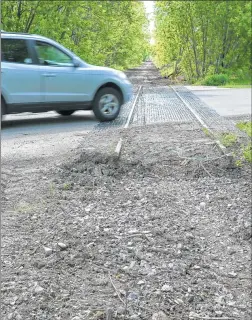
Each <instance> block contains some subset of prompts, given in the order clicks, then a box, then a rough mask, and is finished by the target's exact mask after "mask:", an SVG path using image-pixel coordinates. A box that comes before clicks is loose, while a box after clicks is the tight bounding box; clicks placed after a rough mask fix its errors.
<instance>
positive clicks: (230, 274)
mask: <svg viewBox="0 0 252 320" xmlns="http://www.w3.org/2000/svg"><path fill="white" fill-rule="evenodd" d="M228 276H229V277H230V278H236V277H237V273H235V272H233V271H232V272H229V273H228Z"/></svg>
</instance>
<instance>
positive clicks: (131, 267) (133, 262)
mask: <svg viewBox="0 0 252 320" xmlns="http://www.w3.org/2000/svg"><path fill="white" fill-rule="evenodd" d="M135 265H136V261H131V263H130V265H129V269H133V268H134V266H135Z"/></svg>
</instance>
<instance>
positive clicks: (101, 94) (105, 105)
mask: <svg viewBox="0 0 252 320" xmlns="http://www.w3.org/2000/svg"><path fill="white" fill-rule="evenodd" d="M121 105H122V95H121V93H120V92H119V91H118V90H116V89H114V88H103V89H100V90H99V91H98V92H97V94H96V96H95V99H94V102H93V111H94V114H95V116H96V118H97V119H98V120H100V121H102V122H103V121H112V120H114V119H116V117H117V116H118V115H119V113H120V109H121Z"/></svg>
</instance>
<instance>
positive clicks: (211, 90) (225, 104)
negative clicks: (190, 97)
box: [187, 86, 251, 116]
mask: <svg viewBox="0 0 252 320" xmlns="http://www.w3.org/2000/svg"><path fill="white" fill-rule="evenodd" d="M187 89H189V90H191V91H192V92H193V93H194V94H195V95H196V96H197V97H199V98H200V99H201V100H203V101H204V102H205V103H206V104H207V105H208V106H210V107H211V108H213V109H214V110H215V111H217V112H218V113H219V114H220V115H221V116H236V115H243V114H244V115H247V114H251V89H250V88H244V89H229V88H218V87H206V86H187Z"/></svg>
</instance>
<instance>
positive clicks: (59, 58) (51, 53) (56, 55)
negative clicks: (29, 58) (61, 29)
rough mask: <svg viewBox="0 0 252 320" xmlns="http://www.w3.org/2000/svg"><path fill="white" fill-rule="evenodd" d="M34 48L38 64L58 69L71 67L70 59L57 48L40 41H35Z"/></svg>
mask: <svg viewBox="0 0 252 320" xmlns="http://www.w3.org/2000/svg"><path fill="white" fill-rule="evenodd" d="M35 47H36V51H37V55H38V59H39V63H40V64H42V65H48V66H58V67H68V66H73V61H72V58H71V57H70V56H68V55H67V54H66V53H64V52H62V51H61V50H59V49H58V48H56V47H54V46H52V45H50V44H48V43H46V42H42V41H36V44H35Z"/></svg>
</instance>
